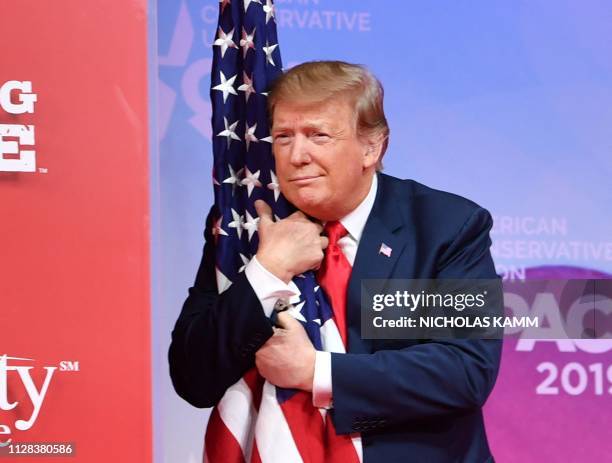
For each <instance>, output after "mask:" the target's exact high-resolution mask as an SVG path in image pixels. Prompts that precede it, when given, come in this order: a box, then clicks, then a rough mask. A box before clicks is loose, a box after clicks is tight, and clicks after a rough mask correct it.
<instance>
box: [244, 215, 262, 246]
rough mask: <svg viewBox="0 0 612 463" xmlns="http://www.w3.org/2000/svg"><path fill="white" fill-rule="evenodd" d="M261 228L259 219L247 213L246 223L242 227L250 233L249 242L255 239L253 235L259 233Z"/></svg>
mask: <svg viewBox="0 0 612 463" xmlns="http://www.w3.org/2000/svg"><path fill="white" fill-rule="evenodd" d="M258 226H259V217H253V216H252V215H251V214H249V211H246V222H244V224H243V225H242V227H243V228H244V229H245V230H246V231H247V232H248V233H249V241H251V238H252V237H253V234H254V233H255V232H256V231H257V227H258Z"/></svg>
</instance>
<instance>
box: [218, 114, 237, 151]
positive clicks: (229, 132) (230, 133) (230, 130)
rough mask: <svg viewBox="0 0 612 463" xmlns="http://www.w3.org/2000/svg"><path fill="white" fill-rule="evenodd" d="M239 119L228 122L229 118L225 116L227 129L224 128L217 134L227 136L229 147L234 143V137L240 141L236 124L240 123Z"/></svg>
mask: <svg viewBox="0 0 612 463" xmlns="http://www.w3.org/2000/svg"><path fill="white" fill-rule="evenodd" d="M238 122H239V121H238V120H237V121H236V122H234V123H233V124H231V125H230V124H228V122H227V118H226V117H224V118H223V123H224V124H225V130H222V131H221V132H219V133H218V134H217V137H225V138H226V139H227V147H228V148H229V147H230V145H231V144H232V139H234V140H238V141H240V137H239V136H238V135H236V126H237V125H238Z"/></svg>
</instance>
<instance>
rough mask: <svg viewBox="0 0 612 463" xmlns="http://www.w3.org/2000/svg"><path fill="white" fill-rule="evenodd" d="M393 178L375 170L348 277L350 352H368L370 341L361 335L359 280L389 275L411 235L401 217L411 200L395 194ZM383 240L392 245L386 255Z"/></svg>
mask: <svg viewBox="0 0 612 463" xmlns="http://www.w3.org/2000/svg"><path fill="white" fill-rule="evenodd" d="M392 182H393V179H392V178H391V177H388V176H386V175H384V174H378V191H377V193H376V199H375V201H374V205H373V207H372V211H371V212H370V215H369V217H368V220H367V222H366V225H365V228H364V230H363V234H362V235H361V240H360V241H359V247H358V248H357V255H356V257H355V262H354V265H353V271H352V273H351V278H350V280H349V286H348V298H347V325H348V326H347V328H348V342H349V349H350V351H351V352H370V350H369V348H370V345H371V341H370V340H365V339H361V312H360V310H361V280H365V279H387V278H390V277H392V276H393V269H394V268H395V266H396V264H397V261H398V259H399V257H400V255H401V254H402V252H404V248H405V247H406V245H407V244H408V242H409V240H410V237H411V233H410V228H412V227H411V226H410V224H408V226H407V224H406V223H405V220H404V217H406V216H407V215H406V214H405V212H406V211H405V209H406V208H407V207H409V203H410V200H408V201H407V198H406V197H402V198H398V197H396V196H397V195H396V193H395V191H394V189H393V185H392ZM383 244H384V245H386V246H387V247H388V248H390V249H391V254H390V255H389V256H387V255H385V254H384V253H382V252H381V246H382V245H383Z"/></svg>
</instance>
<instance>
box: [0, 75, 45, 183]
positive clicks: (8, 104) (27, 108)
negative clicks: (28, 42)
mask: <svg viewBox="0 0 612 463" xmlns="http://www.w3.org/2000/svg"><path fill="white" fill-rule="evenodd" d="M11 93H16V95H15V96H16V97H17V101H16V102H15V101H14V98H11ZM36 100H37V95H36V94H35V93H32V82H28V81H23V82H20V81H17V80H9V81H8V82H5V83H4V84H3V85H2V86H0V108H1V109H3V110H4V111H5V112H7V113H8V114H34V103H35V102H36ZM34 145H35V136H34V126H33V125H21V124H0V171H4V172H35V171H36V152H35V151H34V149H33V148H34ZM26 146H27V147H28V148H24V147H26ZM5 155H14V156H16V157H5Z"/></svg>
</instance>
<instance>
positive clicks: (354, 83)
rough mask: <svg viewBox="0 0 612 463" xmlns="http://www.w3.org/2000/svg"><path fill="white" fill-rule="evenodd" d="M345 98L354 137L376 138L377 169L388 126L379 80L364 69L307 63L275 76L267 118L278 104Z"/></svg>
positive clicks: (386, 142) (323, 62)
mask: <svg viewBox="0 0 612 463" xmlns="http://www.w3.org/2000/svg"><path fill="white" fill-rule="evenodd" d="M341 97H345V98H348V99H349V101H350V102H351V103H352V105H353V109H354V111H355V116H356V129H357V136H359V137H361V138H366V139H369V140H371V139H373V138H377V139H378V140H379V141H381V142H382V149H381V153H380V158H379V160H378V164H377V165H376V169H377V170H382V157H383V155H384V154H385V151H386V149H387V145H388V142H389V125H388V124H387V119H386V117H385V112H384V109H383V98H384V90H383V87H382V85H381V83H380V82H379V81H378V79H377V78H376V77H375V76H374V75H373V74H372V73H371V72H370V71H369V70H368V69H367V68H365V67H364V66H361V65H358V64H351V63H345V62H343V61H309V62H306V63H302V64H299V65H297V66H295V67H293V68H291V69H289V70H288V71H287V72H285V73H284V74H282V75H281V76H280V77H278V78H277V79H276V80H275V81H274V83H273V84H272V87H271V88H270V92H269V94H268V112H269V114H270V119H271V120H272V117H273V115H274V107H275V105H276V104H277V103H278V102H279V101H296V100H297V101H298V102H305V103H315V102H320V101H325V100H328V99H333V98H341Z"/></svg>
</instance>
